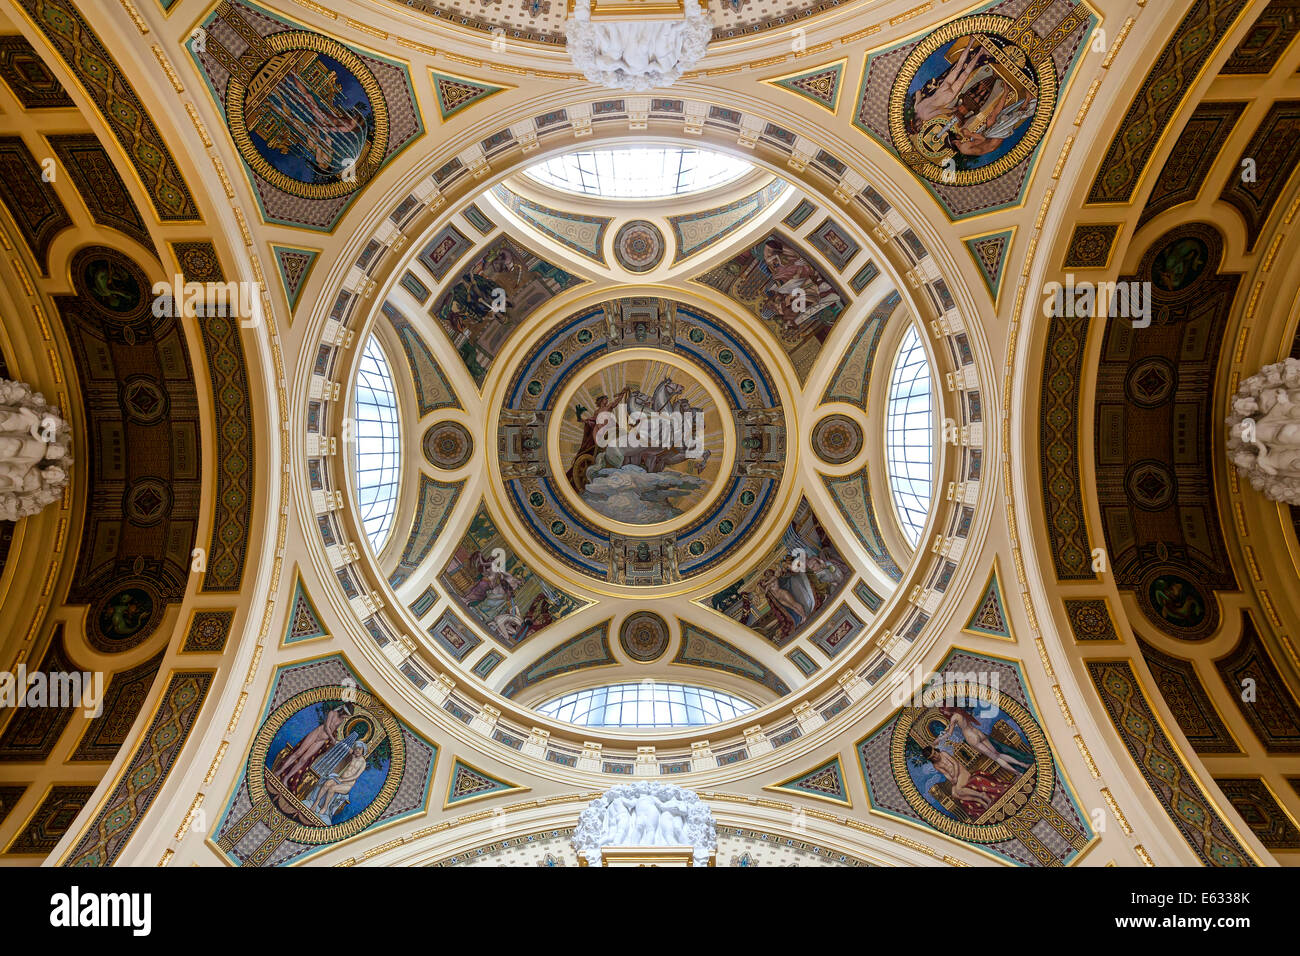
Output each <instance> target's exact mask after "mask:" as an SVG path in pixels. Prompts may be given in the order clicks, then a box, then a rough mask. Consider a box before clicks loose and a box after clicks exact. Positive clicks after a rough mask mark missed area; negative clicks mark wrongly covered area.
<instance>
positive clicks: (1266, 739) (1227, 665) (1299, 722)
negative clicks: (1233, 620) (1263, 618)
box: [1214, 611, 1300, 754]
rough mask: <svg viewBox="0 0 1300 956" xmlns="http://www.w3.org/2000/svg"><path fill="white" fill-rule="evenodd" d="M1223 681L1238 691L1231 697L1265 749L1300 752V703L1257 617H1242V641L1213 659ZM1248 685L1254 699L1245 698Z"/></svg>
mask: <svg viewBox="0 0 1300 956" xmlns="http://www.w3.org/2000/svg"><path fill="white" fill-rule="evenodd" d="M1214 665H1215V667H1216V668H1217V669H1218V671H1219V676H1220V677H1221V678H1222V679H1223V682H1224V683H1225V684H1226V685H1227V686H1228V687H1229V688H1230V689H1232V690H1233V691H1235V693H1231V694H1229V695H1228V696H1229V697H1230V698H1231V699H1232V701H1233V703H1235V704H1236V705H1237V709H1238V710H1240V711H1241V716H1242V717H1243V718H1244V719H1245V721H1246V723H1248V724H1249V725H1250V729H1251V730H1253V731H1254V732H1255V736H1256V737H1258V738H1259V741H1260V743H1262V744H1263V745H1264V749H1265V750H1267V751H1268V752H1269V753H1271V754H1294V753H1300V704H1297V703H1296V700H1295V698H1294V697H1293V696H1292V695H1291V692H1290V689H1289V688H1288V686H1287V683H1286V680H1285V678H1283V676H1282V674H1281V672H1280V671H1279V669H1278V666H1277V665H1276V664H1275V663H1273V658H1272V656H1271V655H1270V654H1269V652H1268V648H1267V647H1265V645H1264V642H1263V641H1262V640H1261V639H1260V636H1259V631H1258V630H1257V629H1256V627H1255V621H1254V618H1252V617H1251V615H1250V614H1248V613H1246V612H1244V611H1243V612H1242V616H1241V640H1240V641H1238V643H1237V646H1236V647H1234V648H1233V649H1232V650H1231V651H1229V652H1228V653H1227V654H1226V655H1225V656H1223V657H1221V658H1219V659H1218V660H1216V661H1215V662H1214ZM1246 688H1249V689H1251V690H1253V692H1254V696H1253V698H1249V699H1245V700H1243V699H1242V698H1243V692H1244V691H1245V689H1246Z"/></svg>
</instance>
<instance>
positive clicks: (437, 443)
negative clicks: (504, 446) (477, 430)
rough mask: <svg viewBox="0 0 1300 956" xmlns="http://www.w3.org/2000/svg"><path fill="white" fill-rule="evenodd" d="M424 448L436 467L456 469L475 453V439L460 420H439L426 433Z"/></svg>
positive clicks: (431, 462) (426, 455) (430, 462)
mask: <svg viewBox="0 0 1300 956" xmlns="http://www.w3.org/2000/svg"><path fill="white" fill-rule="evenodd" d="M423 448H424V457H425V458H426V459H427V460H428V462H429V464H431V465H433V467H434V468H440V469H442V470H443V471H455V470H456V469H457V468H460V467H462V466H463V465H464V464H465V463H466V462H468V461H469V459H470V456H471V455H473V454H474V439H473V437H472V436H471V435H470V433H469V430H468V429H466V428H465V426H464V425H461V424H460V423H459V422H439V423H438V424H436V425H432V426H430V427H429V430H428V431H426V432H425V433H424V441H423Z"/></svg>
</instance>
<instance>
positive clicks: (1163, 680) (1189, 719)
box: [1138, 638, 1241, 754]
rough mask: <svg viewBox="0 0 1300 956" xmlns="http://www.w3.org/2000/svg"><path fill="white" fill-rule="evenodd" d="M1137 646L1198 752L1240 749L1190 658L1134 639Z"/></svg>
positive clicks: (1176, 719)
mask: <svg viewBox="0 0 1300 956" xmlns="http://www.w3.org/2000/svg"><path fill="white" fill-rule="evenodd" d="M1138 647H1140V648H1141V649H1142V657H1143V658H1144V659H1145V660H1146V664H1147V669H1148V670H1149V671H1151V678H1152V680H1153V681H1155V685H1156V689H1157V690H1158V691H1160V696H1161V697H1163V698H1164V700H1165V706H1166V707H1168V708H1169V712H1170V713H1171V714H1172V715H1173V718H1174V720H1175V721H1177V722H1178V729H1179V730H1181V731H1182V732H1183V736H1184V737H1186V738H1187V742H1188V743H1190V744H1191V745H1192V749H1193V750H1195V751H1196V752H1197V753H1198V754H1235V753H1241V748H1240V747H1238V746H1237V742H1236V741H1235V740H1233V739H1232V734H1231V733H1230V732H1229V731H1228V728H1227V726H1225V725H1224V723H1223V718H1222V717H1220V716H1219V712H1218V711H1217V710H1216V709H1215V707H1214V701H1212V700H1211V699H1210V695H1209V694H1207V693H1206V691H1205V685H1204V684H1202V683H1201V679H1200V677H1198V676H1197V674H1196V667H1195V665H1193V664H1192V662H1191V661H1186V660H1183V659H1182V658H1178V657H1173V656H1172V655H1169V654H1165V653H1164V652H1163V651H1159V650H1157V649H1156V648H1154V647H1152V646H1151V645H1150V644H1147V643H1146V642H1145V641H1143V640H1142V639H1141V638H1138Z"/></svg>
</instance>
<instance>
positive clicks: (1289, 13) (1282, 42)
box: [1219, 0, 1300, 76]
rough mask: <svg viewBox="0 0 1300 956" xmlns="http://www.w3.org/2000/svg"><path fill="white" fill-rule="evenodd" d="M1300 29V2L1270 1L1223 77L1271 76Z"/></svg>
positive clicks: (1232, 58)
mask: <svg viewBox="0 0 1300 956" xmlns="http://www.w3.org/2000/svg"><path fill="white" fill-rule="evenodd" d="M1297 30H1300V0H1270V2H1269V5H1268V6H1267V7H1265V8H1264V10H1263V12H1262V13H1260V15H1259V18H1258V19H1257V20H1256V21H1255V22H1254V23H1252V24H1251V25H1250V29H1249V30H1248V31H1247V32H1246V34H1245V36H1243V37H1242V39H1241V42H1240V43H1238V44H1237V49H1235V50H1233V51H1232V56H1230V57H1228V62H1227V63H1225V64H1223V69H1221V70H1220V71H1219V72H1220V73H1222V74H1233V75H1239V76H1240V75H1247V76H1267V75H1268V74H1269V73H1271V72H1273V67H1275V66H1276V65H1277V61H1278V60H1279V59H1280V58H1281V57H1282V54H1283V53H1285V52H1286V48H1287V47H1288V46H1290V45H1291V41H1292V40H1293V39H1294V38H1295V35H1296V31H1297Z"/></svg>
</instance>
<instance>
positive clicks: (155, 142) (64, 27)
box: [18, 0, 200, 222]
mask: <svg viewBox="0 0 1300 956" xmlns="http://www.w3.org/2000/svg"><path fill="white" fill-rule="evenodd" d="M18 3H19V5H20V6H21V7H22V8H23V9H24V10H25V11H26V13H27V15H28V16H30V17H31V18H32V22H33V23H34V24H35V25H36V27H37V28H38V29H40V30H41V31H43V32H44V33H45V36H46V39H47V40H49V42H50V45H51V46H53V47H54V49H55V50H57V51H58V53H59V56H60V57H62V59H63V61H64V62H65V63H66V64H67V65H68V69H69V70H71V71H72V72H73V73H74V74H75V75H76V77H77V79H78V80H80V81H81V85H82V86H83V87H84V88H85V90H86V93H87V95H88V96H89V97H90V99H91V100H92V101H93V102H94V103H95V106H96V107H98V109H99V112H100V114H101V115H103V117H104V119H105V121H106V122H107V123H108V128H109V129H111V130H112V131H113V135H114V136H116V137H117V141H118V143H120V144H121V146H122V151H123V152H124V153H126V155H127V156H128V157H130V160H131V162H132V164H133V165H134V166H135V171H136V173H137V174H138V175H139V177H140V181H141V182H142V183H143V184H144V189H145V192H147V193H148V194H149V198H150V200H152V202H153V207H154V211H155V213H157V215H158V218H159V219H161V220H162V221H163V222H178V221H193V220H197V219H199V218H200V217H199V211H198V207H197V206H195V204H194V199H193V198H192V197H191V195H190V190H189V187H188V186H187V185H186V184H185V179H184V178H183V177H182V176H181V173H180V170H179V169H178V168H177V166H176V161H175V160H174V159H173V158H172V154H171V152H170V151H169V150H168V149H167V144H166V143H164V142H163V138H162V135H161V134H160V133H159V132H158V128H157V127H156V126H154V123H153V120H152V119H150V118H149V114H148V112H147V111H146V110H145V108H144V105H143V104H142V103H141V102H140V98H139V96H137V95H136V92H135V90H134V89H133V88H132V87H131V84H130V83H128V82H127V80H126V78H125V77H124V76H123V74H122V71H121V70H119V69H118V66H117V62H116V61H115V60H114V59H113V57H112V56H111V55H110V54H109V52H108V50H107V49H106V48H105V47H104V44H103V43H102V42H101V41H100V39H99V37H98V36H96V34H95V31H94V30H92V29H91V28H90V26H89V25H88V24H87V23H86V21H85V19H83V18H82V16H81V14H80V13H79V12H78V11H77V8H76V6H75V5H74V4H73V3H72V2H71V0H18Z"/></svg>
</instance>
